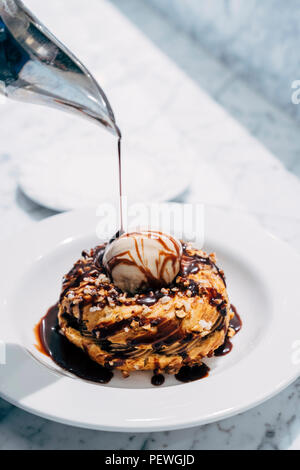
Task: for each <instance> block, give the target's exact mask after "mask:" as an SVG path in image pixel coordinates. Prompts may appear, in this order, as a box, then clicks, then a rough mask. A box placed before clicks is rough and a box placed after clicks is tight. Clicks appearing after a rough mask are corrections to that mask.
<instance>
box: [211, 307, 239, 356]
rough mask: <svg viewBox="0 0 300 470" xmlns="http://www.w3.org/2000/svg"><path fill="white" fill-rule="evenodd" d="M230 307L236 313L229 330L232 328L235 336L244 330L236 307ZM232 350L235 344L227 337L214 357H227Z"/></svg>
mask: <svg viewBox="0 0 300 470" xmlns="http://www.w3.org/2000/svg"><path fill="white" fill-rule="evenodd" d="M230 307H231V310H232V312H233V313H234V317H233V318H232V319H231V320H230V322H229V328H232V329H233V330H234V331H235V334H237V333H238V332H239V331H240V329H241V328H242V320H241V317H240V316H239V314H238V313H237V310H236V308H235V306H234V305H232V304H231V306H230ZM232 348H233V344H232V342H231V339H230V338H228V336H226V338H225V341H224V343H223V344H222V345H221V346H220V347H219V348H218V349H216V350H215V352H214V355H215V356H226V354H228V353H230V351H231V350H232Z"/></svg>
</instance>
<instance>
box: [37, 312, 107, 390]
mask: <svg viewBox="0 0 300 470" xmlns="http://www.w3.org/2000/svg"><path fill="white" fill-rule="evenodd" d="M57 314H58V305H57V304H56V305H54V306H53V307H51V308H49V310H48V312H47V313H46V315H45V316H44V317H43V318H42V319H41V321H40V322H39V323H38V324H37V325H36V327H35V336H36V341H37V344H36V347H37V349H38V350H39V351H40V352H42V353H43V354H45V355H46V356H49V357H51V359H52V360H53V361H54V362H55V363H56V364H57V365H58V366H60V367H61V368H62V369H64V370H66V371H68V372H71V373H72V374H74V375H76V376H77V377H80V378H81V379H84V380H88V381H91V382H97V383H101V384H107V383H108V382H109V381H110V380H111V379H112V377H113V372H112V371H111V370H109V369H108V368H105V367H102V366H100V365H99V364H97V363H96V362H94V361H92V360H91V359H90V358H89V357H88V356H87V354H85V353H84V352H83V351H82V350H81V349H79V348H77V347H76V346H74V345H73V344H72V343H70V341H68V340H67V338H65V337H64V336H63V335H61V334H60V333H59V325H58V318H57Z"/></svg>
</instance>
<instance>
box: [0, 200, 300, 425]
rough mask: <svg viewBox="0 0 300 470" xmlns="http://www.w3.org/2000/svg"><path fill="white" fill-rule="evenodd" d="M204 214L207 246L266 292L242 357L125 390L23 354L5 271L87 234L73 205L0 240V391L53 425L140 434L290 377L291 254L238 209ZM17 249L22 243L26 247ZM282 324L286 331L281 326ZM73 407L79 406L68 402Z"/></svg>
mask: <svg viewBox="0 0 300 470" xmlns="http://www.w3.org/2000/svg"><path fill="white" fill-rule="evenodd" d="M206 215H207V219H208V221H209V223H208V225H209V227H208V240H209V245H210V246H214V244H216V246H217V245H218V244H220V243H223V244H224V243H225V245H226V243H227V246H228V247H229V250H232V251H233V252H234V256H235V257H236V259H239V260H241V262H243V263H245V264H246V265H247V266H248V265H249V266H251V269H252V268H253V267H254V268H255V269H256V270H257V276H258V279H259V280H260V282H262V283H263V285H264V286H265V287H266V289H267V290H268V295H269V301H268V302H269V303H268V309H269V310H270V311H269V312H268V315H269V317H268V322H267V323H268V325H267V331H266V335H265V338H264V341H261V342H260V343H257V345H256V346H254V347H253V349H252V350H249V354H247V355H246V356H245V357H244V358H243V361H240V362H238V363H237V364H235V365H234V366H233V367H231V368H227V369H226V368H224V370H223V371H222V370H221V372H219V373H218V374H216V375H214V374H212V376H211V377H209V379H207V380H206V379H204V380H201V381H196V382H191V383H189V384H180V385H178V386H175V387H165V388H155V387H153V388H147V389H145V388H143V389H137V388H134V389H130V388H116V387H107V386H101V385H96V384H90V383H87V382H84V381H82V380H80V379H76V380H74V379H73V378H70V377H68V376H64V375H59V374H56V373H55V371H54V373H53V372H51V371H50V370H49V369H47V368H46V367H44V366H43V365H41V364H39V363H38V362H37V361H35V360H34V359H33V358H32V357H31V356H30V354H28V352H27V351H26V352H25V349H24V347H23V345H22V342H21V340H20V338H19V336H18V335H17V334H16V333H15V332H14V331H13V328H12V320H11V319H10V315H9V314H10V309H11V308H12V307H11V303H10V295H11V292H12V289H13V287H14V286H13V284H14V279H13V277H11V276H10V274H11V273H12V272H13V271H10V267H11V266H18V270H19V271H20V272H21V273H23V275H24V274H25V275H26V273H27V272H28V270H29V269H30V268H31V266H32V263H33V262H34V261H36V260H39V259H42V258H43V257H45V256H47V255H48V254H49V251H50V252H51V249H54V248H56V247H57V246H59V247H60V249H61V250H63V249H64V246H66V245H67V244H68V243H72V240H73V239H74V238H75V237H83V236H85V235H87V234H89V233H90V232H91V231H92V227H94V223H95V210H94V209H89V210H87V209H83V210H76V211H71V212H67V213H64V214H58V215H56V216H53V217H51V218H49V219H46V220H44V221H42V222H39V223H37V224H34V225H33V226H31V227H30V228H29V229H27V230H25V231H24V232H23V233H22V234H20V235H18V236H16V237H14V238H12V239H10V240H7V241H6V242H3V243H2V247H1V248H0V256H1V257H2V261H3V262H4V265H6V263H7V265H8V270H7V271H6V272H3V271H2V273H0V304H1V306H2V307H1V310H0V341H1V340H2V341H3V342H4V343H6V345H7V358H8V361H7V363H6V365H1V364H0V396H2V397H3V398H4V399H6V400H7V401H9V402H11V403H12V404H14V405H16V406H18V407H20V408H23V409H24V410H26V411H29V412H31V413H34V414H37V415H39V416H42V417H44V418H47V419H51V420H54V421H57V422H60V423H65V424H70V425H73V426H79V427H85V428H90V429H99V430H108V431H134V432H143V431H160V430H167V429H180V428H185V427H192V426H196V425H199V424H206V423H209V422H213V421H217V420H220V419H223V418H226V417H229V416H232V415H234V414H237V413H241V412H243V411H246V410H248V409H250V408H252V407H253V406H256V405H258V404H260V403H262V402H263V401H265V400H266V399H268V398H271V397H272V396H274V395H275V394H277V393H278V392H280V391H281V390H282V389H283V388H285V387H286V386H288V385H289V384H290V383H291V382H292V381H293V380H295V379H296V378H297V377H298V375H299V370H300V369H299V364H298V362H299V361H298V360H297V358H298V356H300V352H299V354H298V353H297V347H298V348H299V343H300V341H299V339H298V337H297V331H299V330H300V318H298V315H297V299H296V296H295V295H294V296H292V295H289V294H291V293H293V292H295V289H296V288H297V279H299V274H300V267H299V266H300V263H299V261H300V256H299V255H298V254H297V253H296V252H295V251H294V250H293V249H292V248H291V247H290V246H289V245H288V244H286V243H284V242H282V241H280V240H278V239H277V238H276V237H274V236H273V235H272V234H270V233H268V232H267V231H265V230H264V229H263V228H261V227H260V226H259V225H258V223H257V222H256V221H255V220H254V219H252V218H251V217H250V216H248V215H245V214H243V213H241V212H237V211H228V210H225V209H219V208H215V207H206ZM82 221H84V224H82ZM220 226H221V227H222V230H219V227H220ZM26 247H30V249H29V250H27V252H26ZM83 248H85V247H83ZM297 260H298V261H297ZM225 273H226V271H225ZM279 289H282V291H280V290H279ZM36 295H38V293H37V294H36ZM254 295H255V293H254ZM232 300H233V303H234V299H232ZM49 306H50V305H49ZM42 314H43V312H41V316H42ZM287 318H288V319H287ZM290 323H292V324H293V328H292V329H291V328H284V327H285V325H287V324H290ZM244 327H246V326H244ZM291 330H292V331H291ZM276 346H277V347H276ZM279 350H280V351H279ZM220 359H221V360H222V358H220ZM0 360H1V357H0ZM20 365H22V367H21V370H20V369H19V366H20ZM247 374H248V375H247ZM251 374H252V376H251ZM26 377H27V380H26ZM249 384H251V386H250V385H249ZM70 394H71V396H72V398H71V399H70ZM74 403H77V404H78V403H79V404H80V405H79V406H75V407H74ZM103 403H105V407H103ZM54 405H55V406H54ZM101 410H102V411H101Z"/></svg>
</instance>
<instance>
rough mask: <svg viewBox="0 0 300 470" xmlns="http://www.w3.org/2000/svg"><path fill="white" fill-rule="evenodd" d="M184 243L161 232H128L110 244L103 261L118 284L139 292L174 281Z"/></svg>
mask: <svg viewBox="0 0 300 470" xmlns="http://www.w3.org/2000/svg"><path fill="white" fill-rule="evenodd" d="M181 256H182V245H181V243H180V242H179V241H178V240H176V239H175V238H173V237H171V236H170V235H166V234H164V233H161V232H154V231H141V232H132V233H125V234H123V235H121V236H120V237H119V238H117V239H115V240H114V241H113V242H112V243H110V244H109V245H107V247H106V250H105V253H104V256H103V264H104V266H105V268H106V270H107V271H108V272H109V274H110V275H111V277H112V279H113V282H114V284H115V285H116V286H118V287H119V288H120V289H122V290H123V291H126V292H131V293H135V292H137V291H140V290H143V289H147V288H151V287H152V288H160V287H163V286H166V285H168V284H170V283H171V282H172V281H173V279H174V278H175V277H176V276H177V274H178V272H179V269H180V260H181Z"/></svg>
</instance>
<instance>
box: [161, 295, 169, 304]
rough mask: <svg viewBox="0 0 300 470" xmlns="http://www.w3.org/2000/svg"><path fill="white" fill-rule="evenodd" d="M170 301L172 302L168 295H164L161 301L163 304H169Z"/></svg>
mask: <svg viewBox="0 0 300 470" xmlns="http://www.w3.org/2000/svg"><path fill="white" fill-rule="evenodd" d="M169 300H171V297H169V296H168V295H164V296H163V297H162V298H161V299H160V301H161V303H162V304H166V303H167V302H169Z"/></svg>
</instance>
